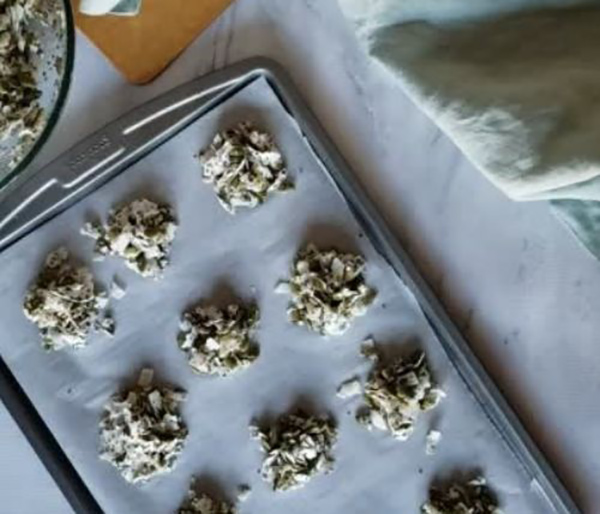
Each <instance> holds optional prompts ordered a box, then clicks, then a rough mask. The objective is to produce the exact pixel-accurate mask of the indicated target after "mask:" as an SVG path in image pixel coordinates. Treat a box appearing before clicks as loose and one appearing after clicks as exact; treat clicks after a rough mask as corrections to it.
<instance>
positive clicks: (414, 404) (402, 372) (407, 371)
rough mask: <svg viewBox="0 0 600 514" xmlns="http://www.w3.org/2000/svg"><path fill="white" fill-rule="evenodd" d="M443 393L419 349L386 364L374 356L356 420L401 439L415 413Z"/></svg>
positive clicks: (410, 428)
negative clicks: (374, 361) (362, 402)
mask: <svg viewBox="0 0 600 514" xmlns="http://www.w3.org/2000/svg"><path fill="white" fill-rule="evenodd" d="M444 396H445V394H444V392H443V391H442V390H441V389H440V388H438V387H437V386H436V385H435V383H434V381H433V379H432V376H431V371H430V369H429V366H428V364H427V361H426V359H425V354H424V353H423V352H421V351H417V352H413V353H412V354H411V355H409V356H408V357H404V358H398V359H396V360H394V361H392V362H391V363H389V364H385V363H382V362H380V360H379V359H378V360H377V362H376V364H375V366H374V368H373V370H372V371H371V373H370V375H369V378H368V380H367V383H366V385H365V388H364V400H365V403H366V405H365V406H363V407H361V408H360V409H359V411H358V413H357V421H358V422H359V423H361V424H363V425H365V426H366V427H367V428H369V429H378V430H383V431H386V432H389V433H390V434H391V435H393V436H394V437H395V438H396V439H399V440H401V441H404V440H406V439H408V438H409V437H410V436H411V434H412V433H413V430H414V425H415V422H416V420H417V417H418V415H419V413H421V412H424V411H428V410H431V409H433V408H435V407H436V406H437V405H438V403H439V402H440V400H441V399H442V398H443V397H444Z"/></svg>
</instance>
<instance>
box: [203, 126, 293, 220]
mask: <svg viewBox="0 0 600 514" xmlns="http://www.w3.org/2000/svg"><path fill="white" fill-rule="evenodd" d="M199 158H200V163H201V164H202V178H203V180H204V182H206V183H207V184H212V186H213V188H214V190H215V193H216V194H217V198H218V199H219V202H220V203H221V205H222V206H223V207H224V208H225V210H227V212H229V213H231V214H235V212H236V209H237V208H238V207H246V208H254V207H257V206H258V205H260V204H262V203H263V202H265V201H266V200H267V198H268V197H269V196H270V195H271V194H272V193H275V192H281V191H288V190H290V189H292V188H293V184H292V182H291V181H290V179H289V178H288V174H287V170H286V166H285V162H284V159H283V156H282V155H281V152H280V151H279V149H278V148H277V146H276V145H275V143H274V141H273V137H272V136H271V135H270V134H268V133H266V132H263V131H261V130H259V129H258V128H257V127H255V126H254V125H253V124H252V123H249V122H242V123H240V124H239V125H237V126H236V127H234V128H232V129H229V130H226V131H225V132H221V133H219V134H217V135H216V136H215V138H214V140H213V142H212V144H211V145H210V146H209V147H208V148H206V149H205V150H204V151H202V152H201V153H200V155H199Z"/></svg>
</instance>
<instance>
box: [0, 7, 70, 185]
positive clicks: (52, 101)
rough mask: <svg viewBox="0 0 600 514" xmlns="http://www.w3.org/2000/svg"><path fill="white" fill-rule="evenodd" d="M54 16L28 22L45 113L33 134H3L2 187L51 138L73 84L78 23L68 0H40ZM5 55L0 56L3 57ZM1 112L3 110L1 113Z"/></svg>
mask: <svg viewBox="0 0 600 514" xmlns="http://www.w3.org/2000/svg"><path fill="white" fill-rule="evenodd" d="M39 2H40V5H43V6H44V9H49V12H52V13H53V16H52V17H51V19H50V20H48V19H47V18H46V17H45V16H44V17H41V18H43V19H33V20H32V22H31V23H29V24H28V26H27V27H28V29H30V30H31V31H32V32H33V33H34V34H35V35H36V38H37V39H38V40H39V43H40V52H39V55H38V56H36V58H35V62H34V67H35V70H36V73H35V75H36V84H37V88H38V89H39V90H40V98H39V100H38V101H39V105H40V107H41V109H42V112H43V113H44V116H43V122H42V126H41V128H40V129H39V130H37V131H36V134H35V136H34V137H30V138H25V139H24V138H23V137H19V136H18V135H15V134H13V135H10V136H8V137H3V134H0V188H2V187H3V186H5V185H6V184H7V183H8V182H9V181H11V180H13V179H14V178H16V177H17V176H18V175H19V174H20V173H21V172H22V171H23V170H24V169H25V168H26V167H27V165H28V164H29V163H30V162H31V161H32V159H33V158H34V157H35V156H36V155H37V153H38V152H39V151H40V149H41V148H42V146H43V145H44V143H45V142H46V141H47V140H48V137H49V136H50V134H51V132H52V130H53V129H54V127H55V125H56V122H57V121H58V118H59V116H60V113H61V110H62V107H63V105H64V103H65V99H66V96H67V92H68V90H69V86H70V84H71V73H72V71H73V58H74V54H75V25H74V22H73V13H72V12H71V5H70V1H69V0H39ZM1 58H2V57H0V59H1ZM1 115H2V113H0V116H1Z"/></svg>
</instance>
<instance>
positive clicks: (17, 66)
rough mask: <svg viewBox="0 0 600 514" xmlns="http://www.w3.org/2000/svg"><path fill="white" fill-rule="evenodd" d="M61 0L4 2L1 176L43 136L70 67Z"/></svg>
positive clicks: (0, 10) (0, 18) (0, 26)
mask: <svg viewBox="0 0 600 514" xmlns="http://www.w3.org/2000/svg"><path fill="white" fill-rule="evenodd" d="M65 29H66V18H65V6H64V4H63V2H62V1H61V0H2V1H1V2H0V179H3V178H5V177H6V176H7V175H9V174H10V173H11V172H12V171H13V169H14V168H15V167H16V165H17V164H19V162H21V161H22V159H23V158H24V157H25V156H26V155H27V153H28V152H29V151H30V150H31V148H32V147H33V145H34V143H35V142H36V141H37V140H38V139H39V137H40V136H41V134H42V132H43V130H44V129H45V127H46V125H47V121H48V113H49V112H50V110H51V109H52V108H53V106H54V103H55V102H56V99H57V97H58V93H59V90H60V85H61V81H62V79H63V74H64V73H65V59H64V57H65V54H66V52H67V48H66V45H67V43H66V38H65V34H66V30H65Z"/></svg>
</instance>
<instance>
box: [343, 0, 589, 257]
mask: <svg viewBox="0 0 600 514" xmlns="http://www.w3.org/2000/svg"><path fill="white" fill-rule="evenodd" d="M339 3H340V5H341V7H342V10H343V11H344V13H345V14H346V15H347V17H348V18H349V19H350V20H351V21H352V23H353V25H354V27H355V30H356V33H357V35H358V37H359V39H360V40H361V41H362V43H363V44H364V45H365V47H366V49H367V51H368V52H369V54H370V55H371V56H372V57H373V58H374V59H376V60H377V61H378V62H380V63H381V64H383V65H384V66H385V67H386V68H387V69H388V70H389V71H390V72H391V73H392V74H393V75H394V76H396V77H397V78H398V79H399V80H400V81H401V83H402V84H403V87H404V89H405V91H406V92H407V93H408V94H409V95H410V96H411V97H412V98H413V100H414V101H415V102H416V103H417V104H418V105H419V106H420V107H421V108H422V109H423V110H424V111H425V112H426V113H427V114H428V115H429V116H430V117H431V118H432V119H433V120H434V121H435V122H436V123H437V124H438V125H439V126H440V128H441V129H442V130H444V131H445V132H446V133H447V134H448V136H449V137H450V138H452V139H453V140H454V142H455V143H456V144H457V146H458V147H460V148H461V150H462V151H463V152H464V154H465V155H466V156H467V157H468V158H469V159H470V160H471V162H473V164H474V165H475V166H476V167H477V168H478V169H479V170H480V171H481V172H482V173H483V174H484V175H485V176H486V177H487V178H488V179H489V180H490V181H491V182H492V183H493V184H495V185H496V186H497V187H498V188H500V189H501V190H502V191H504V193H505V194H506V195H507V196H509V197H510V198H512V199H514V200H519V201H528V200H551V201H552V209H553V211H554V212H555V213H556V214H557V215H558V217H559V218H560V219H561V220H562V221H564V222H565V223H566V224H567V226H568V227H569V228H570V229H571V230H572V231H573V232H574V233H575V235H576V236H577V237H578V239H579V240H580V241H581V242H582V243H583V244H584V245H585V246H586V247H587V248H588V249H589V250H590V251H592V253H593V254H594V255H595V256H596V257H599V258H600V203H599V202H600V45H598V44H597V42H598V36H599V35H600V2H599V1H590V0H588V1H584V0H582V1H577V0H477V1H473V0H339Z"/></svg>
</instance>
